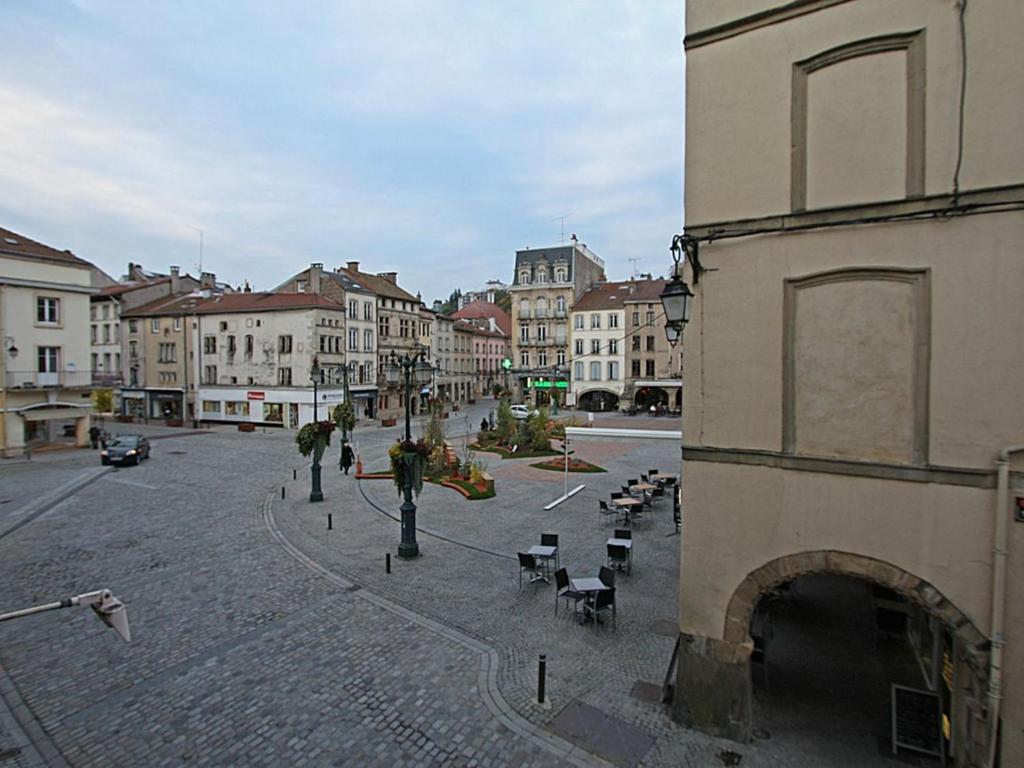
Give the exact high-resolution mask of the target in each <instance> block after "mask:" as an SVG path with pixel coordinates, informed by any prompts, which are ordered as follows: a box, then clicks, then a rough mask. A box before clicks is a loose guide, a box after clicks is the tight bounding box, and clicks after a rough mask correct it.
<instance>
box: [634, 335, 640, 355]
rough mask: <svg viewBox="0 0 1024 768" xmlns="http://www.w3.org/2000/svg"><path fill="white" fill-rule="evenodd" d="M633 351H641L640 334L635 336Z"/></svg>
mask: <svg viewBox="0 0 1024 768" xmlns="http://www.w3.org/2000/svg"><path fill="white" fill-rule="evenodd" d="M633 351H634V352H639V351H640V337H639V336H634V337H633Z"/></svg>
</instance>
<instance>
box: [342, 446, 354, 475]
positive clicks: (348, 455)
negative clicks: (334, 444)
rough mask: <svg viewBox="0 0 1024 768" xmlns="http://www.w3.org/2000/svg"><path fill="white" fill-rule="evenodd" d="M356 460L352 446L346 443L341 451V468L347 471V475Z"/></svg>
mask: <svg viewBox="0 0 1024 768" xmlns="http://www.w3.org/2000/svg"><path fill="white" fill-rule="evenodd" d="M355 460H356V457H355V454H354V453H352V446H350V445H349V444H348V443H345V445H344V446H342V449H341V468H342V469H344V470H345V474H346V475H347V474H348V470H349V467H351V466H352V463H353V462H354V461H355Z"/></svg>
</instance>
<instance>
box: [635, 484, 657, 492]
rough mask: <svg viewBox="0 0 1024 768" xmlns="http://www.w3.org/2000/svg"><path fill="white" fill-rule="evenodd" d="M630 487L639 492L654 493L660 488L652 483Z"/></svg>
mask: <svg viewBox="0 0 1024 768" xmlns="http://www.w3.org/2000/svg"><path fill="white" fill-rule="evenodd" d="M629 487H630V488H632V489H634V490H637V491H653V490H654V489H655V488H657V487H658V486H656V485H651V484H650V483H633V485H631V486H629Z"/></svg>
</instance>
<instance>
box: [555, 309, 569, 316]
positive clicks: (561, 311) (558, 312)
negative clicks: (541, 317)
mask: <svg viewBox="0 0 1024 768" xmlns="http://www.w3.org/2000/svg"><path fill="white" fill-rule="evenodd" d="M567 314H568V313H567V312H566V311H565V310H564V309H556V310H555V317H559V318H562V317H565V316H566V315H567Z"/></svg>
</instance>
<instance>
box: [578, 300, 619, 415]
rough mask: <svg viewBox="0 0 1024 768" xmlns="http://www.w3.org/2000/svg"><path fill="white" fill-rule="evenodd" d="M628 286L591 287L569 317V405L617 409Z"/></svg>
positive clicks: (588, 408) (596, 408)
mask: <svg viewBox="0 0 1024 768" xmlns="http://www.w3.org/2000/svg"><path fill="white" fill-rule="evenodd" d="M629 293H630V285H629V284H628V283H605V284H603V285H599V286H597V287H595V288H591V289H590V290H589V291H587V292H586V293H585V294H583V295H582V296H581V297H580V298H579V300H578V301H577V302H576V303H575V304H574V305H573V308H572V311H571V312H570V313H569V316H570V328H571V330H570V334H571V339H572V356H571V361H572V365H571V368H570V371H571V374H570V382H571V383H570V390H569V405H573V406H575V407H576V408H579V409H581V410H587V411H610V410H616V409H618V407H619V398H621V397H622V394H623V391H624V386H625V378H626V375H625V374H626V344H627V343H628V339H627V337H626V322H625V300H626V299H627V298H628V297H629Z"/></svg>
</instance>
